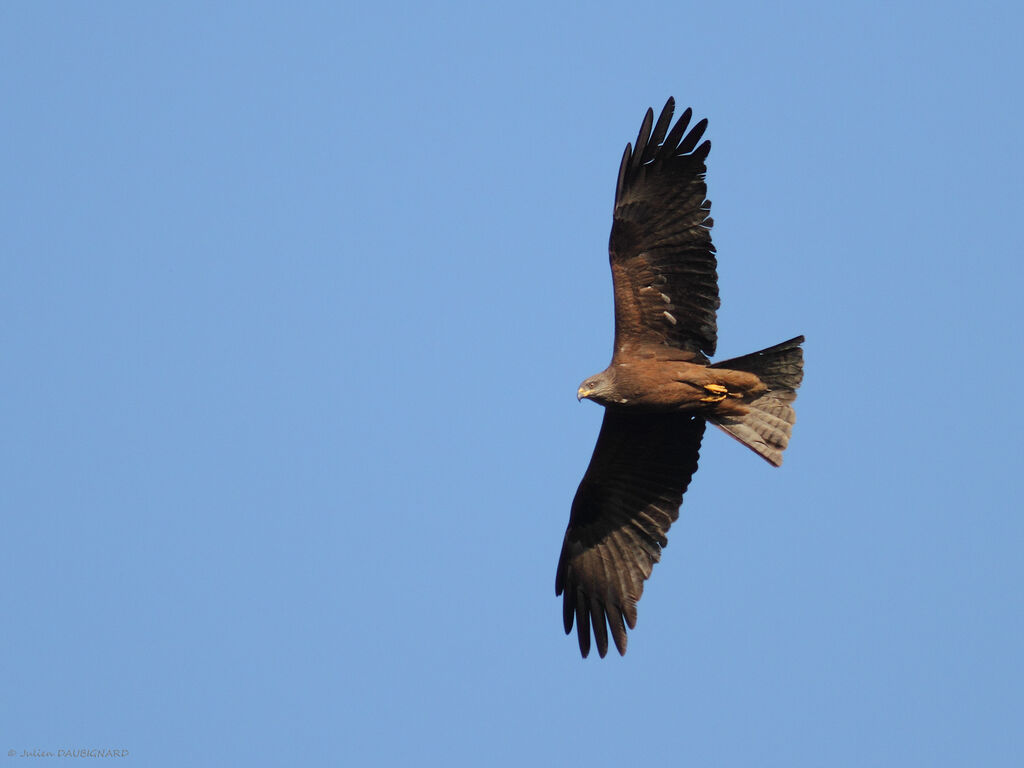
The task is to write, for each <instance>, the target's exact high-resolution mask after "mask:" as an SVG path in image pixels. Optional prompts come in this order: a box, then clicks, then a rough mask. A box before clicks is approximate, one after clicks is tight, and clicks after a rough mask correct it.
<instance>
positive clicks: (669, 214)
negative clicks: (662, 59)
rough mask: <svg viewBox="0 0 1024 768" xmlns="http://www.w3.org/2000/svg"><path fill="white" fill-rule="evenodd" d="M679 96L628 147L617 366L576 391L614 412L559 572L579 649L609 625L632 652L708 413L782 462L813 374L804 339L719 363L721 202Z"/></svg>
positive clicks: (618, 236) (613, 242)
mask: <svg viewBox="0 0 1024 768" xmlns="http://www.w3.org/2000/svg"><path fill="white" fill-rule="evenodd" d="M674 107H675V102H674V100H673V99H671V98H670V99H669V100H668V102H667V103H666V104H665V108H664V109H663V110H662V112H661V116H660V117H659V118H658V121H657V123H655V122H654V112H653V111H652V110H650V109H648V110H647V115H646V116H645V117H644V121H643V124H642V125H641V127H640V135H639V136H637V139H636V146H635V147H631V146H630V145H629V144H627V145H626V151H625V153H623V155H622V163H621V165H620V166H619V179H618V184H617V185H616V188H615V208H614V217H613V221H612V232H611V238H610V241H609V245H608V250H609V256H610V261H611V268H612V281H613V283H614V289H615V342H614V349H613V352H612V361H611V364H610V365H609V366H608V367H607V368H606V369H605V370H604V371H602V372H601V373H599V374H597V375H596V376H591V377H589V378H587V379H585V380H584V381H583V383H582V384H581V385H580V387H579V390H578V392H577V398H578V399H583V398H586V399H588V400H593V401H594V402H597V403H600V404H601V405H603V406H604V408H605V413H604V421H603V423H602V424H601V432H600V434H599V435H598V438H597V445H596V447H595V448H594V455H593V457H592V458H591V460H590V466H589V467H587V471H586V474H585V475H584V476H583V481H582V482H581V483H580V487H579V490H577V491H576V497H575V498H574V499H573V502H572V511H571V513H570V516H569V526H568V528H567V530H566V532H565V539H564V541H563V543H562V553H561V557H560V558H559V560H558V572H557V575H556V577H555V594H556V595H564V597H563V604H562V618H563V622H564V624H565V632H566V634H569V633H570V632H572V627H573V621H575V622H576V629H577V633H578V635H579V645H580V652H581V653H582V654H583V656H584V657H585V656H586V655H587V654H588V653H589V652H590V630H591V627H593V631H594V639H595V641H596V642H597V651H598V653H599V654H600V655H601V656H602V657H603V656H604V655H605V654H606V653H607V652H608V631H609V629H610V630H611V636H612V639H613V640H614V641H615V647H616V648H617V649H618V651H619V653H620V654H624V653H625V652H626V626H627V625H628V626H629V628H630V629H633V628H634V627H635V626H636V603H637V601H638V600H639V599H640V595H641V594H642V593H643V589H644V581H645V580H646V579H647V578H648V577H649V576H650V575H651V570H652V568H653V567H654V564H655V563H656V562H658V560H660V559H661V549H662V547H664V546H666V545H667V544H668V539H667V538H666V536H667V534H668V529H669V526H671V525H672V523H673V522H675V520H676V519H677V518H678V517H679V506H680V504H682V501H683V492H684V491H685V490H686V487H687V486H688V485H689V483H690V478H691V477H692V476H693V473H694V472H695V471H696V470H697V458H698V454H699V451H700V441H701V438H702V437H703V435H704V427H705V424H706V423H707V422H711V423H712V424H714V425H715V426H716V427H718V428H719V429H721V430H723V431H725V432H726V433H728V434H729V435H731V436H732V437H734V438H736V439H737V440H739V441H740V442H741V443H743V444H744V445H745V446H747V447H748V448H750V449H752V450H753V451H755V452H756V453H757V454H758V455H760V456H761V457H762V458H764V459H765V460H766V461H768V462H769V463H771V464H773V465H775V466H778V465H780V464H781V463H782V452H783V450H785V448H786V445H787V444H788V442H789V437H790V432H791V430H792V427H793V422H794V419H795V417H794V413H793V405H792V403H793V401H794V400H795V399H796V389H797V387H799V386H800V382H801V380H802V379H803V353H802V351H801V349H800V345H801V344H802V343H803V341H804V338H803V336H797V337H796V338H794V339H790V340H789V341H785V342H783V343H781V344H777V345H775V346H774V347H769V348H768V349H763V350H761V351H760V352H754V353H752V354H749V355H744V356H743V357H737V358H734V359H732V360H725V361H723V362H719V363H714V364H711V362H710V361H709V359H708V358H709V357H710V356H711V355H714V353H715V345H716V343H717V341H718V329H717V323H716V320H715V312H716V310H717V309H718V306H719V299H718V275H717V272H716V262H715V248H714V246H713V245H712V244H711V225H712V220H711V217H710V215H709V214H710V211H711V203H710V202H709V201H708V200H707V185H706V184H705V182H704V174H705V172H706V168H705V165H704V161H705V159H706V158H707V156H708V152H709V151H710V149H711V143H710V142H709V141H705V142H703V143H699V142H700V139H701V137H702V136H703V135H704V130H705V128H706V127H707V120H701V121H700V122H698V123H697V124H696V125H694V126H693V128H692V129H691V130H690V131H689V132H687V127H688V126H689V124H690V118H691V117H692V111H691V110H689V109H687V110H686V111H685V112H684V113H683V114H682V115H681V116H680V117H679V120H678V121H677V122H676V124H675V126H674V127H672V129H671V130H669V126H670V124H671V122H672V112H673V110H674Z"/></svg>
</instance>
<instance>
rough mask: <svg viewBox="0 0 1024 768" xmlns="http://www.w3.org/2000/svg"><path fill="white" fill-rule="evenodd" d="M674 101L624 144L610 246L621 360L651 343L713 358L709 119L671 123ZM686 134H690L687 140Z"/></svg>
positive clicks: (714, 293) (687, 115)
mask: <svg viewBox="0 0 1024 768" xmlns="http://www.w3.org/2000/svg"><path fill="white" fill-rule="evenodd" d="M674 106H675V101H674V100H673V99H669V100H668V103H667V104H665V109H664V110H662V113H661V117H659V118H658V122H657V124H656V125H654V128H653V130H652V128H651V126H652V123H653V121H654V112H653V111H651V110H650V109H648V110H647V115H646V117H645V118H644V122H643V125H642V126H641V128H640V135H639V136H637V139H636V148H635V149H631V147H630V145H628V144H627V145H626V151H625V153H624V154H623V156H622V165H621V166H620V167H619V181H618V185H617V187H616V189H615V215H614V220H613V222H612V234H611V239H610V241H609V246H608V250H609V254H610V258H611V266H612V280H613V282H614V284H615V355H618V354H620V352H627V353H628V352H629V350H630V349H632V348H635V347H638V346H643V345H645V344H667V345H669V346H672V347H677V348H679V349H682V350H686V351H689V352H692V353H693V357H694V359H695V360H697V361H700V362H704V363H706V362H707V358H706V357H704V355H707V356H711V355H714V353H715V344H716V343H717V340H718V325H717V322H716V320H715V312H716V310H717V309H718V305H719V299H718V273H717V272H716V262H715V247H714V246H713V245H712V244H711V225H712V223H713V222H712V219H711V217H710V213H711V202H710V201H709V200H707V199H706V195H707V185H706V184H705V183H704V173H705V171H706V170H707V169H706V168H705V165H704V160H705V158H706V157H707V156H708V152H709V151H710V150H711V142H710V141H705V142H704V143H703V144H701V145H700V146H697V143H698V142H699V141H700V139H701V136H703V135H704V129H705V128H706V127H707V120H701V121H700V122H699V123H697V124H696V125H694V126H693V129H692V130H691V131H690V132H689V133H686V128H687V126H688V125H689V123H690V117H691V116H692V111H691V110H689V109H687V110H686V111H685V112H683V114H682V115H680V117H679V120H678V121H677V122H676V124H675V127H673V128H672V130H671V131H669V130H668V127H669V124H670V123H671V122H672V110H673V108H674ZM684 134H685V135H684Z"/></svg>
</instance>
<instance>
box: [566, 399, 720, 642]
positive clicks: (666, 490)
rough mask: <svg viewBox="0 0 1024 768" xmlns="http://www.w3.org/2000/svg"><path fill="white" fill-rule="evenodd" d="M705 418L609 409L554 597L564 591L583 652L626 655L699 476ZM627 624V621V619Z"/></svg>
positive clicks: (575, 509) (576, 502)
mask: <svg viewBox="0 0 1024 768" xmlns="http://www.w3.org/2000/svg"><path fill="white" fill-rule="evenodd" d="M703 435H704V419H702V418H699V417H694V416H688V415H685V414H679V413H638V414H634V413H628V412H624V411H622V410H615V409H613V408H607V409H605V415H604V423H603V424H602V425H601V434H600V435H599V436H598V438H597V446H596V447H595V448H594V455H593V457H592V458H591V459H590V466H589V467H587V472H586V474H585V475H584V476H583V482H581V483H580V487H579V490H577V491H576V498H575V499H573V502H572V513H571V515H570V516H569V527H568V529H567V530H566V532H565V540H564V541H563V543H562V555H561V557H560V558H559V560H558V573H557V575H556V577H555V594H556V595H560V594H562V593H563V592H564V593H565V597H564V600H563V603H562V618H563V621H564V624H565V632H566V634H568V633H569V632H571V631H572V624H573V619H574V618H575V619H576V624H577V632H578V633H579V641H580V651H581V652H582V653H583V655H584V656H586V655H587V654H588V653H589V652H590V625H591V623H592V624H593V627H594V637H595V638H596V640H597V650H598V653H600V654H601V656H602V657H603V656H604V655H605V653H607V652H608V631H607V628H606V626H605V619H606V617H607V622H608V626H610V627H611V631H612V637H613V638H614V640H615V647H616V648H618V649H619V653H620V654H624V653H625V652H626V626H625V624H629V628H630V629H633V628H634V627H635V626H636V603H637V600H639V599H640V595H641V594H643V591H644V580H646V579H647V577H648V576H650V575H651V569H652V568H653V567H654V564H655V563H656V562H658V560H660V559H661V548H662V547H664V546H666V545H667V544H668V539H667V538H666V534H667V533H668V529H669V526H670V525H672V523H673V522H675V520H676V519H677V518H678V517H679V505H680V504H682V501H683V492H684V491H685V490H686V487H687V486H688V485H689V484H690V478H691V477H692V476H693V473H694V472H696V471H697V458H698V455H699V452H700V441H701V437H702V436H703ZM623 620H625V622H624V621H623Z"/></svg>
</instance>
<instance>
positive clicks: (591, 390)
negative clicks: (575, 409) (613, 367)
mask: <svg viewBox="0 0 1024 768" xmlns="http://www.w3.org/2000/svg"><path fill="white" fill-rule="evenodd" d="M612 389H613V388H612V382H611V377H610V376H609V375H608V372H607V371H603V372H601V373H599V374H597V375H596V376H590V377H589V378H587V379H585V380H584V381H583V383H582V384H580V388H579V389H577V390H576V399H577V400H582V399H583V398H586V399H587V400H593V401H594V402H595V403H601V404H604V403H607V402H608V401H609V400H611V399H612Z"/></svg>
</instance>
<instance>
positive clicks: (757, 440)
mask: <svg viewBox="0 0 1024 768" xmlns="http://www.w3.org/2000/svg"><path fill="white" fill-rule="evenodd" d="M803 343H804V337H803V336H797V337H796V338H795V339H790V340H789V341H784V342H782V343H781V344H776V345H775V346H774V347H768V348H767V349H762V350H761V351H760V352H753V353H751V354H749V355H743V357H735V358H733V359H732V360H723V361H722V362H720V363H715V364H714V365H712V366H711V367H712V368H727V369H729V370H732V371H746V372H747V373H753V374H755V375H756V376H757V377H758V378H759V379H761V381H762V382H764V384H765V385H766V386H767V387H768V391H767V392H765V393H764V394H763V395H761V396H759V397H758V398H757V399H755V400H752V401H750V402H749V403H745V405H746V407H747V409H748V410H747V412H746V413H744V414H742V415H725V414H723V415H721V416H717V415H716V416H712V417H710V421H711V423H713V424H714V425H715V426H717V427H719V428H720V429H722V430H723V431H724V432H726V433H727V434H729V435H731V436H732V437H734V438H736V439H737V440H739V441H740V442H741V443H743V444H744V445H745V446H747V447H748V448H750V449H751V450H753V451H754V452H756V453H757V454H758V455H760V456H761V457H762V458H764V459H765V460H766V461H768V462H769V463H771V464H774V465H775V466H776V467H777V466H779V465H780V464H782V452H783V451H784V450H786V446H787V445H788V444H789V437H790V434H791V433H792V431H793V423H794V422H795V421H796V412H795V411H794V410H793V406H792V402H793V401H794V400H796V390H797V388H798V387H799V386H800V382H801V381H803V378H804V355H803V350H801V349H800V345H801V344H803Z"/></svg>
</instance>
